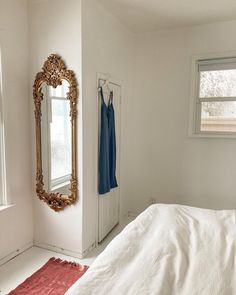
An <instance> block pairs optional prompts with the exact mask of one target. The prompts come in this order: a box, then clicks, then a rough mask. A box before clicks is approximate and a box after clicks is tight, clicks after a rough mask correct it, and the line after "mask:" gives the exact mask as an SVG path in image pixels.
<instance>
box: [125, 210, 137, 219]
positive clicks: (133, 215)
mask: <svg viewBox="0 0 236 295" xmlns="http://www.w3.org/2000/svg"><path fill="white" fill-rule="evenodd" d="M127 216H128V217H133V218H136V217H137V216H138V213H136V212H132V211H128V212H127Z"/></svg>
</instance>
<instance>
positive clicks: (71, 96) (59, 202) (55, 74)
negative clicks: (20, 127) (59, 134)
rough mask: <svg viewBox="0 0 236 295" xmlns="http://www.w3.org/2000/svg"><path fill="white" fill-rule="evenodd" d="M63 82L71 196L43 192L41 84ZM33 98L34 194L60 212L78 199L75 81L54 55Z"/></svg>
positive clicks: (35, 82) (40, 79)
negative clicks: (67, 111) (68, 129)
mask: <svg viewBox="0 0 236 295" xmlns="http://www.w3.org/2000/svg"><path fill="white" fill-rule="evenodd" d="M63 80H66V81H67V82H68V84H69V87H68V89H69V91H68V92H67V99H68V100H69V104H70V122H71V170H72V171H71V178H70V189H69V190H70V194H69V195H65V194H62V193H59V192H51V191H49V192H48V191H46V190H45V189H44V176H43V169H42V126H41V125H42V124H41V120H42V110H41V104H42V101H43V99H44V97H43V93H42V85H43V84H44V83H46V85H48V86H52V87H53V88H56V87H57V86H59V85H62V81H63ZM33 97H34V105H35V111H34V113H35V126H36V127H35V131H36V169H37V171H36V193H37V196H38V197H39V199H40V200H43V201H44V202H46V203H47V204H48V206H49V207H50V208H51V209H53V210H54V211H60V210H62V209H64V208H65V207H66V206H68V205H71V204H73V203H75V202H76V200H77V191H78V182H77V167H76V164H77V159H76V120H77V98H78V90H77V81H76V78H75V74H74V72H73V71H71V70H67V68H66V66H65V63H64V61H63V60H62V59H61V57H60V56H59V55H57V54H51V55H50V56H49V57H48V58H47V60H46V61H45V63H44V65H43V68H42V72H39V73H38V74H37V75H36V78H35V81H34V85H33Z"/></svg>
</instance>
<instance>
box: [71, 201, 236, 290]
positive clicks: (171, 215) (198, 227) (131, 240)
mask: <svg viewBox="0 0 236 295" xmlns="http://www.w3.org/2000/svg"><path fill="white" fill-rule="evenodd" d="M235 213H236V211H235V210H219V211H216V210H208V209H200V208H193V207H188V206H181V205H163V204H157V205H152V206H150V207H149V208H148V209H146V210H145V211H144V212H143V213H142V214H140V215H139V216H138V217H137V218H136V219H135V220H134V221H133V222H131V223H130V224H129V225H128V226H127V227H126V228H125V229H124V230H123V231H122V232H121V233H120V234H119V235H118V236H117V237H116V238H115V239H114V240H113V241H112V242H111V243H110V244H109V245H108V246H107V248H106V249H105V250H104V251H103V252H102V253H101V254H100V255H99V256H98V257H97V259H96V260H95V261H94V263H93V264H92V265H91V267H90V268H89V270H88V271H87V272H86V273H85V275H84V276H83V277H82V278H80V279H79V280H78V281H77V282H76V283H75V284H74V285H73V286H72V287H71V288H70V289H69V290H68V291H67V293H66V294H67V295H105V294H106V295H107V294H109V295H113V294H114V295H146V294H147V295H152V294H153V295H154V294H155V295H159V294H160V295H235V294H236V253H235V250H236V225H235V216H236V214H235Z"/></svg>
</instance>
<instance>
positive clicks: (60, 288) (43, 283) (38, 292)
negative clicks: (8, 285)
mask: <svg viewBox="0 0 236 295" xmlns="http://www.w3.org/2000/svg"><path fill="white" fill-rule="evenodd" d="M87 269H88V266H83V265H80V264H78V263H74V262H67V261H63V260H61V259H56V258H50V259H49V260H48V262H47V263H46V264H45V265H44V266H43V267H41V268H40V269H39V270H38V271H36V272H35V273H34V274H33V275H32V276H31V277H29V278H28V279H26V280H25V281H24V282H23V283H22V284H20V285H19V286H18V287H17V288H16V289H15V290H13V291H11V292H10V293H9V294H8V295H61V294H65V292H66V291H67V290H68V289H69V288H70V287H71V286H72V285H73V284H74V283H75V282H76V281H77V280H78V279H79V278H80V277H81V276H82V275H83V274H84V273H85V272H86V270H87Z"/></svg>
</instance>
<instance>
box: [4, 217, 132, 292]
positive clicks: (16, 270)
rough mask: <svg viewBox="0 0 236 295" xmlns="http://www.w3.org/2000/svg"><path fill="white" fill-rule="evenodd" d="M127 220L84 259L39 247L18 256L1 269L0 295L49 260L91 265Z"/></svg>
mask: <svg viewBox="0 0 236 295" xmlns="http://www.w3.org/2000/svg"><path fill="white" fill-rule="evenodd" d="M131 220H132V219H130V218H129V219H127V220H125V221H124V222H123V223H122V224H120V225H118V226H117V227H116V228H114V230H113V231H112V232H111V233H110V234H109V235H108V236H107V237H106V238H105V239H104V241H103V242H102V243H101V244H100V245H99V246H98V247H97V248H95V249H94V250H93V251H92V252H91V253H89V255H88V256H87V257H86V258H84V259H78V258H74V257H70V256H66V255H63V254H59V253H56V252H52V251H48V250H45V249H42V248H38V247H32V248H30V249H29V250H27V251H25V252H24V253H22V254H20V255H18V256H17V257H15V258H14V259H12V260H10V261H9V262H7V263H6V264H4V265H2V266H1V267H0V295H6V294H8V293H9V292H10V291H11V290H13V289H15V288H16V287H17V286H18V285H19V284H21V283H22V282H23V281H24V280H25V279H26V278H28V277H29V276H30V275H32V274H33V273H34V272H35V271H36V270H38V269H39V268H40V267H41V266H43V265H44V264H45V263H46V262H47V261H48V259H49V258H51V257H58V258H61V259H63V260H68V261H75V262H78V263H80V264H84V265H91V264H92V262H93V261H94V260H95V258H96V257H97V256H98V255H99V254H100V253H101V252H102V251H103V250H104V249H105V247H106V246H107V245H108V244H109V243H110V241H111V240H112V239H113V238H114V237H115V236H116V235H117V234H118V233H119V232H120V231H121V230H122V229H123V228H124V227H125V226H126V225H127V224H128V223H129V222H130V221H131Z"/></svg>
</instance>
